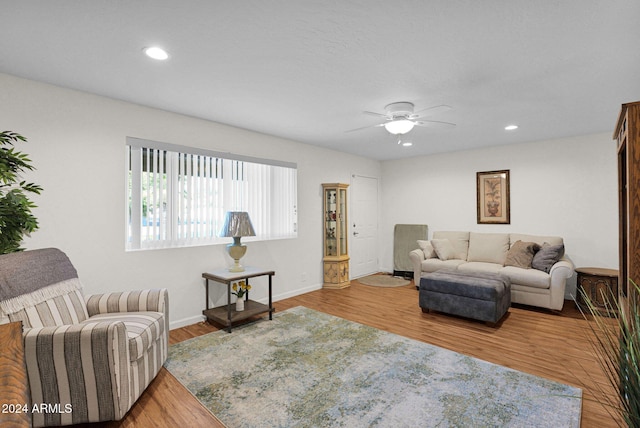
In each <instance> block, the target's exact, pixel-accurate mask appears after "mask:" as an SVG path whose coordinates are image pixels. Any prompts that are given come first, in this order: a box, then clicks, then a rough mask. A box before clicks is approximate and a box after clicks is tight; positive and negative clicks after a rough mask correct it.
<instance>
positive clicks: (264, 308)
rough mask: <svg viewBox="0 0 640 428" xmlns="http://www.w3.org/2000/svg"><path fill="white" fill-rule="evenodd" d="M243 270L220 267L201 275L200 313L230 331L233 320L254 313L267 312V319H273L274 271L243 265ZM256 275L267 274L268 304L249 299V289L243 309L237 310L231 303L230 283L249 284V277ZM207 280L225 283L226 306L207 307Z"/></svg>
mask: <svg viewBox="0 0 640 428" xmlns="http://www.w3.org/2000/svg"><path fill="white" fill-rule="evenodd" d="M244 269H245V270H244V272H229V270H228V269H220V270H216V271H213V272H205V273H203V274H202V277H203V278H204V279H205V280H206V284H205V287H206V290H207V291H206V300H207V302H206V309H205V310H203V311H202V314H203V315H204V316H206V317H207V319H208V320H211V321H214V322H217V323H219V324H222V325H224V326H226V327H227V331H228V332H229V333H231V325H232V324H233V323H235V322H238V321H242V320H245V319H247V318H250V317H252V316H254V315H259V314H262V313H265V312H269V319H270V320H271V319H273V312H274V309H273V303H272V301H271V288H272V277H273V275H275V274H276V273H275V272H274V271H272V270H264V269H260V268H257V267H252V266H245V268H244ZM258 276H269V305H265V304H262V303H259V302H256V301H254V300H249V291H247V294H246V295H245V296H246V297H245V300H246V301H245V305H244V311H241V312H238V311H236V310H235V309H234V308H233V305H232V304H231V283H232V282H236V281H242V280H243V279H244V280H245V281H246V283H247V285H249V278H255V277H258ZM209 280H212V281H215V282H217V283H220V284H227V304H226V306H218V307H216V308H211V309H209Z"/></svg>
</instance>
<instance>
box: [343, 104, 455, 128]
mask: <svg viewBox="0 0 640 428" xmlns="http://www.w3.org/2000/svg"><path fill="white" fill-rule="evenodd" d="M413 109H414V105H413V103H410V102H408V101H402V102H397V103H391V104H387V105H386V106H385V108H384V110H385V113H376V112H373V111H364V112H363V113H364V114H368V115H371V116H377V117H382V118H384V119H385V121H384V122H382V123H378V124H376V125H370V126H363V127H362V128H356V129H351V130H349V131H347V132H353V131H359V130H361V129H367V128H375V127H379V126H384V128H385V129H386V130H387V131H388V132H389V133H390V134H394V135H402V134H406V133H407V132H409V131H411V130H412V129H413V127H414V126H416V125H417V126H427V127H429V126H447V127H448V126H456V125H455V123H450V122H441V121H437V120H423V119H422V118H423V117H426V116H431V115H433V114H436V113H442V112H445V111H448V110H451V107H449V106H447V105H439V106H434V107H428V108H425V109H422V110H419V111H417V112H414V111H413Z"/></svg>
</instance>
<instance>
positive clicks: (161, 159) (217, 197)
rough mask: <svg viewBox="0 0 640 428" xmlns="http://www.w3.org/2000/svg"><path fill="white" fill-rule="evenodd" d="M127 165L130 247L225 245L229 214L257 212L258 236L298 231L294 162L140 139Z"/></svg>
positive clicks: (130, 141)
mask: <svg viewBox="0 0 640 428" xmlns="http://www.w3.org/2000/svg"><path fill="white" fill-rule="evenodd" d="M126 162H127V183H128V188H127V192H126V194H127V222H126V226H127V227H126V229H127V230H126V243H127V244H126V248H127V249H129V250H136V249H150V248H168V247H181V246H192V245H206V244H215V243H220V242H223V239H221V238H219V237H218V232H219V230H220V228H221V227H222V224H223V222H224V216H225V213H226V212H227V211H247V212H248V213H249V217H250V218H251V222H252V223H253V227H254V229H255V231H256V237H255V238H253V239H255V240H265V239H281V238H293V237H296V236H297V167H296V165H295V164H293V163H290V162H280V161H275V160H268V159H258V158H252V157H247V156H241V155H234V154H231V153H219V152H213V151H208V150H202V149H196V148H189V147H184V146H178V145H173V144H167V143H160V142H155V141H149V140H142V139H138V138H132V137H128V138H127V144H126ZM227 240H228V239H227ZM224 242H226V240H225V241H224Z"/></svg>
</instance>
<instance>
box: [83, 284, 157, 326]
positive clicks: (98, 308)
mask: <svg viewBox="0 0 640 428" xmlns="http://www.w3.org/2000/svg"><path fill="white" fill-rule="evenodd" d="M85 301H86V303H87V312H88V313H89V316H90V317H92V316H94V315H98V314H106V313H111V312H140V311H153V312H162V313H164V323H165V331H166V332H169V292H168V290H167V289H166V288H161V289H159V288H155V289H149V290H136V291H120V292H113V293H104V294H93V295H91V296H87V297H85Z"/></svg>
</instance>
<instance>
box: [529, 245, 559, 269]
mask: <svg viewBox="0 0 640 428" xmlns="http://www.w3.org/2000/svg"><path fill="white" fill-rule="evenodd" d="M563 255H564V244H559V245H551V244H549V243H548V242H545V243H544V244H542V247H541V248H540V251H538V252H537V253H536V255H535V256H533V261H532V262H531V267H532V268H534V269H538V270H541V271H543V272H546V273H549V271H550V270H551V267H552V266H553V265H554V264H556V262H557V261H558V260H560V259H561V258H562V256H563Z"/></svg>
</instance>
